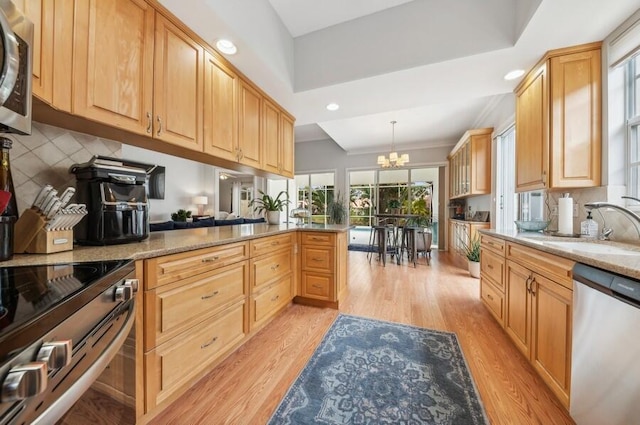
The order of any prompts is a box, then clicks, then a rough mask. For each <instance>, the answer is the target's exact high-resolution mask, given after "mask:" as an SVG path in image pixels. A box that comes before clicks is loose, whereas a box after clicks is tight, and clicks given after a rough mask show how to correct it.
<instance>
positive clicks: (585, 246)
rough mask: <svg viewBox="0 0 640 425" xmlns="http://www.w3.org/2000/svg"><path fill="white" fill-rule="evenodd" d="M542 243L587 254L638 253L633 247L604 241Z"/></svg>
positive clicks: (639, 252) (639, 253)
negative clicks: (627, 247) (623, 246)
mask: <svg viewBox="0 0 640 425" xmlns="http://www.w3.org/2000/svg"><path fill="white" fill-rule="evenodd" d="M542 244H543V245H548V246H553V247H555V248H560V249H568V250H571V251H575V252H577V253H579V252H584V253H589V254H606V255H640V251H636V250H633V249H626V248H621V247H619V246H615V245H609V244H606V243H594V242H573V241H544V242H542Z"/></svg>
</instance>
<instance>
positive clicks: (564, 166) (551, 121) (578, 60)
mask: <svg viewBox="0 0 640 425" xmlns="http://www.w3.org/2000/svg"><path fill="white" fill-rule="evenodd" d="M600 47H601V43H591V44H585V45H580V46H575V47H571V48H565V49H558V50H553V51H550V52H547V54H546V55H545V56H544V57H543V58H542V59H541V60H540V61H539V62H538V64H537V65H536V66H535V67H534V68H533V69H532V70H531V71H530V72H529V74H528V75H527V76H526V77H525V78H524V79H523V81H522V82H521V83H520V84H519V85H518V87H516V89H515V94H516V190H517V191H518V192H522V191H530V190H540V189H561V188H580V187H594V186H599V185H600V180H601V120H602V112H601V96H602V94H601V91H602V88H601V87H602V82H601V80H602V78H601V68H600V67H601V49H600Z"/></svg>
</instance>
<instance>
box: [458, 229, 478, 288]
mask: <svg viewBox="0 0 640 425" xmlns="http://www.w3.org/2000/svg"><path fill="white" fill-rule="evenodd" d="M460 243H461V245H462V252H463V253H464V255H465V257H467V260H468V265H469V274H470V275H471V277H476V278H478V277H480V237H479V236H478V234H477V233H476V234H475V235H474V236H473V237H472V238H471V239H469V241H465V240H463V239H460Z"/></svg>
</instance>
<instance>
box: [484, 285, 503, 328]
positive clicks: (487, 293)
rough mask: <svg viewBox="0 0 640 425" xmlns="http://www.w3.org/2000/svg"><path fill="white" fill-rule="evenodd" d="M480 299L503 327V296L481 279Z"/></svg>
mask: <svg viewBox="0 0 640 425" xmlns="http://www.w3.org/2000/svg"><path fill="white" fill-rule="evenodd" d="M480 298H482V302H484V305H486V306H487V308H488V309H489V312H490V313H491V314H493V316H494V317H495V318H496V320H497V321H498V323H500V325H501V326H504V295H503V294H502V292H500V291H499V290H498V289H496V288H495V287H494V286H493V285H492V284H491V283H489V281H488V280H486V279H485V278H482V277H481V278H480Z"/></svg>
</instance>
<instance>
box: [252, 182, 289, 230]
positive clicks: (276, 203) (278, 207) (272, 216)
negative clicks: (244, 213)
mask: <svg viewBox="0 0 640 425" xmlns="http://www.w3.org/2000/svg"><path fill="white" fill-rule="evenodd" d="M258 192H259V193H260V197H258V198H254V199H253V200H252V201H251V202H250V203H249V205H250V206H253V210H254V211H256V212H257V213H258V214H262V213H263V212H264V213H265V215H266V218H267V222H268V223H269V224H279V223H280V212H281V211H282V209H283V208H284V207H285V206H286V205H287V204H288V203H289V194H288V193H287V192H286V191H284V190H283V191H282V192H280V193H278V196H276V197H275V198H273V197H272V196H270V195H268V194H266V193H264V192H263V191H261V190H258Z"/></svg>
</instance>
